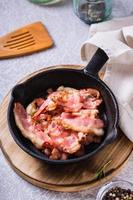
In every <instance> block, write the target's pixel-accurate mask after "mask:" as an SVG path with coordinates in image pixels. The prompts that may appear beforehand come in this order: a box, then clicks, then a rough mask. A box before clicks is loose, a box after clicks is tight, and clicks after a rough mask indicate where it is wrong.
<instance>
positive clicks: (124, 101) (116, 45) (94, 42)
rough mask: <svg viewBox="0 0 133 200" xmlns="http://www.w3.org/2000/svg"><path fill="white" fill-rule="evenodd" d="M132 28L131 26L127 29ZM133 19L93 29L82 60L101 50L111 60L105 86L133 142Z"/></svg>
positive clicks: (111, 22)
mask: <svg viewBox="0 0 133 200" xmlns="http://www.w3.org/2000/svg"><path fill="white" fill-rule="evenodd" d="M127 25H130V26H127ZM131 25H133V17H128V18H124V19H120V20H118V19H117V20H113V21H109V22H102V23H99V24H95V25H92V26H91V27H90V31H89V39H88V40H87V41H86V42H85V43H84V44H83V45H82V47H81V58H82V60H84V61H87V62H88V61H89V60H90V59H91V57H92V56H93V54H94V53H95V51H96V50H97V48H98V47H100V48H101V49H103V50H104V51H105V52H106V54H107V55H108V57H109V60H108V62H107V63H106V64H105V66H104V67H103V69H102V70H104V77H103V80H104V82H105V83H106V84H107V85H108V86H109V87H110V88H111V90H112V91H113V93H114V94H115V96H116V98H117V101H118V104H119V110H120V127H121V129H122V130H123V132H124V133H125V135H126V136H127V137H128V138H129V139H130V140H131V141H132V142H133V26H131Z"/></svg>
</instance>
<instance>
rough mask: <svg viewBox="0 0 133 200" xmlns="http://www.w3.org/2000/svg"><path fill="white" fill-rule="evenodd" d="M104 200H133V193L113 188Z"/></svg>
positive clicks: (128, 190)
mask: <svg viewBox="0 0 133 200" xmlns="http://www.w3.org/2000/svg"><path fill="white" fill-rule="evenodd" d="M102 200H133V191H131V190H130V189H127V190H126V189H123V188H120V187H115V188H111V189H110V190H109V191H108V192H107V193H106V194H105V195H104V197H103V198H102Z"/></svg>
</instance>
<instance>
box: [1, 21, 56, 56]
mask: <svg viewBox="0 0 133 200" xmlns="http://www.w3.org/2000/svg"><path fill="white" fill-rule="evenodd" d="M52 45H53V40H52V38H51V37H50V35H49V34H48V31H47V29H46V28H45V27H44V25H43V24H42V23H41V22H36V23H33V24H30V25H27V26H25V27H23V28H20V29H18V30H16V31H14V32H11V33H9V34H7V35H5V36H3V37H1V38H0V58H1V59H2V58H10V57H15V56H21V55H25V54H31V53H33V52H37V51H40V50H43V49H46V48H49V47H51V46H52Z"/></svg>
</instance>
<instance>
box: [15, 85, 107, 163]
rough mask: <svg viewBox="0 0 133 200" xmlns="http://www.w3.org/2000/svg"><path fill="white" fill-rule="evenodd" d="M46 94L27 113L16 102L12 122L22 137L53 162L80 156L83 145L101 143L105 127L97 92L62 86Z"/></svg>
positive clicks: (35, 101) (30, 106) (34, 102)
mask: <svg viewBox="0 0 133 200" xmlns="http://www.w3.org/2000/svg"><path fill="white" fill-rule="evenodd" d="M47 94H48V95H47V97H46V98H45V99H44V98H37V99H35V100H34V101H33V102H32V103H30V104H29V105H28V106H27V108H26V110H25V109H24V107H23V106H22V105H21V104H20V103H15V105H14V116H15V121H16V124H17V126H18V128H19V129H20V130H21V132H22V134H23V135H24V137H26V138H28V139H29V140H31V142H32V143H33V144H34V145H35V146H36V147H37V148H38V149H41V150H42V151H43V152H44V154H45V155H46V156H48V157H49V158H50V159H54V160H59V159H61V160H66V159H68V157H69V156H70V155H75V156H82V155H83V154H84V146H85V145H88V144H90V143H92V142H96V143H99V142H100V141H101V138H102V135H103V133H104V131H103V128H104V124H103V121H102V120H101V119H100V118H99V111H98V106H99V105H100V104H101V102H102V99H101V98H100V93H99V91H97V90H96V89H91V88H87V89H81V90H78V89H74V88H70V87H63V86H61V87H59V88H58V89H57V90H56V91H53V90H52V89H49V90H48V91H47Z"/></svg>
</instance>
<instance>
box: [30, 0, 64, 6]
mask: <svg viewBox="0 0 133 200" xmlns="http://www.w3.org/2000/svg"><path fill="white" fill-rule="evenodd" d="M29 1H31V2H33V3H36V4H41V5H51V4H54V3H58V2H60V1H63V0H29Z"/></svg>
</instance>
